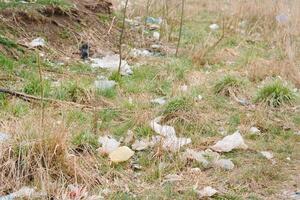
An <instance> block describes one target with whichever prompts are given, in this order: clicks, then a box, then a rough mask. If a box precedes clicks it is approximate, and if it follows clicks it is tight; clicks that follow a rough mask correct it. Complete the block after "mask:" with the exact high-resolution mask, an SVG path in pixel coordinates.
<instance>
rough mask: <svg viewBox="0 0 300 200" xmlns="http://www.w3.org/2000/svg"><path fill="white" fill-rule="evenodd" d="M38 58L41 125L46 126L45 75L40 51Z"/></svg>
mask: <svg viewBox="0 0 300 200" xmlns="http://www.w3.org/2000/svg"><path fill="white" fill-rule="evenodd" d="M36 59H37V65H38V68H39V76H40V84H41V109H42V112H41V127H44V126H43V125H44V116H45V111H44V81H43V75H42V66H41V57H40V55H39V53H38V52H37V54H36Z"/></svg>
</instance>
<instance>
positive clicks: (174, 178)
mask: <svg viewBox="0 0 300 200" xmlns="http://www.w3.org/2000/svg"><path fill="white" fill-rule="evenodd" d="M182 180H183V179H182V177H181V176H179V175H177V174H168V175H167V176H165V181H164V182H175V181H182Z"/></svg>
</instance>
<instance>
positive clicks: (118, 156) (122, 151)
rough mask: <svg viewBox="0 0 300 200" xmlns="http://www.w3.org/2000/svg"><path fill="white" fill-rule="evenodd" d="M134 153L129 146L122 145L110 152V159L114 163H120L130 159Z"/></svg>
mask: <svg viewBox="0 0 300 200" xmlns="http://www.w3.org/2000/svg"><path fill="white" fill-rule="evenodd" d="M133 155H134V151H132V150H131V149H130V148H128V147H127V146H122V147H119V148H117V149H116V150H114V151H113V152H111V153H110V154H109V159H110V160H111V161H112V162H114V163H119V162H125V161H127V160H129V159H130V158H131V157H132V156H133Z"/></svg>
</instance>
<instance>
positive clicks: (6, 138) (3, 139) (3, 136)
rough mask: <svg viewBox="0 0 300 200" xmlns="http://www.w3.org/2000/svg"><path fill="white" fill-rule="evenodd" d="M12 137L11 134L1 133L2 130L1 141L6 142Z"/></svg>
mask: <svg viewBox="0 0 300 200" xmlns="http://www.w3.org/2000/svg"><path fill="white" fill-rule="evenodd" d="M9 138H10V136H9V135H8V134H6V133H1V132H0V143H1V142H5V141H6V140H8V139H9Z"/></svg>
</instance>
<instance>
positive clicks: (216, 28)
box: [209, 24, 220, 31]
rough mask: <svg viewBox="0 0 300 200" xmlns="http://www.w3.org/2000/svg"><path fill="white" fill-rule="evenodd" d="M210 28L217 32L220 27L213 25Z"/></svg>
mask: <svg viewBox="0 0 300 200" xmlns="http://www.w3.org/2000/svg"><path fill="white" fill-rule="evenodd" d="M209 28H210V30H212V31H216V30H218V29H219V28H220V26H219V25H218V24H211V25H209Z"/></svg>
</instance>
